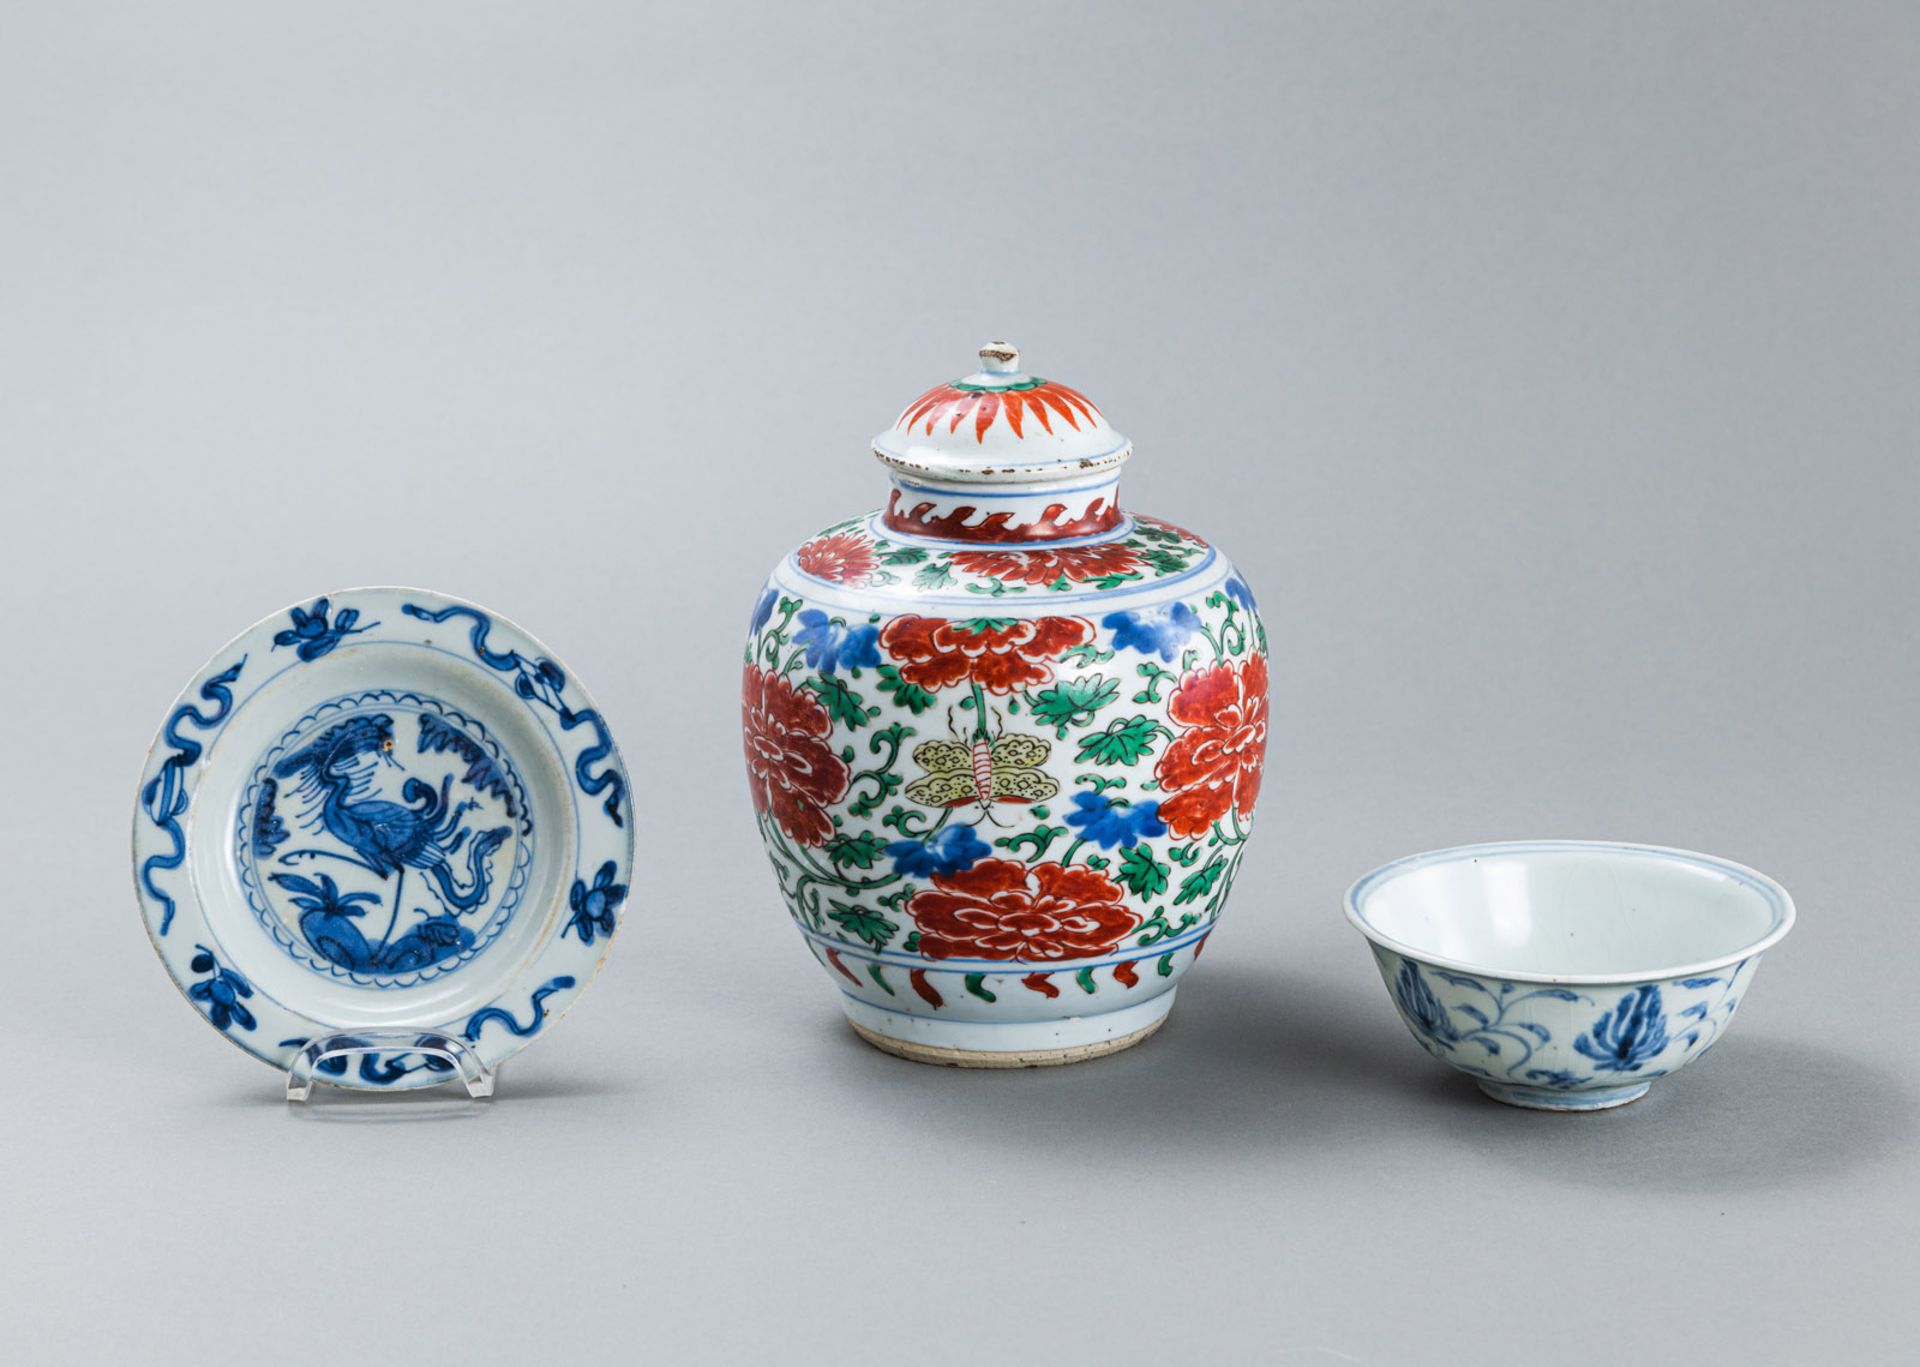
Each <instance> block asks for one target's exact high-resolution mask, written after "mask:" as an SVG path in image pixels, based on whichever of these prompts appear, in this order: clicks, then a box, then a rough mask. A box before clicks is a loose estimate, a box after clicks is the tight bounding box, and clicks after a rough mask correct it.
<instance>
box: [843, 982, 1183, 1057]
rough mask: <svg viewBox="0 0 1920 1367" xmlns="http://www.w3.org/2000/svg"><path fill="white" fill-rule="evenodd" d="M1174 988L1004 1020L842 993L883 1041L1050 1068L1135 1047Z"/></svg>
mask: <svg viewBox="0 0 1920 1367" xmlns="http://www.w3.org/2000/svg"><path fill="white" fill-rule="evenodd" d="M1173 998H1174V994H1173V993H1172V992H1164V993H1162V994H1161V995H1160V996H1158V997H1155V998H1154V999H1153V1000H1152V1001H1147V1002H1142V1003H1140V1004H1139V1005H1137V1006H1129V1007H1125V1008H1123V1009H1121V1010H1118V1011H1107V1012H1102V1013H1100V1014H1098V1015H1092V1016H1070V1017H1068V1018H1066V1019H1064V1020H1051V1021H1023V1022H1018V1023H1014V1022H1008V1023H1005V1024H997V1023H990V1022H983V1021H941V1020H932V1019H929V1018H927V1017H925V1016H911V1015H907V1014H905V1013H903V1012H898V1011H888V1010H885V1009H883V1008H880V1007H875V1006H871V1005H869V1004H868V1003H866V1002H863V1001H860V1000H858V999H856V998H854V997H850V996H849V997H843V998H842V1000H841V1005H842V1006H843V1007H844V1008H845V1009H846V1013H847V1020H848V1021H849V1023H851V1024H852V1026H853V1028H854V1030H855V1032H856V1033H858V1034H859V1036H860V1038H861V1039H863V1040H865V1041H866V1042H867V1043H869V1044H871V1045H873V1046H874V1047H875V1048H876V1049H883V1050H885V1051H886V1052H887V1053H889V1054H893V1055H894V1056H896V1057H898V1058H904V1059H912V1060H913V1061H914V1062H915V1063H937V1064H941V1065H944V1066H946V1067H949V1068H1049V1067H1054V1066H1057V1065H1059V1064H1062V1063H1081V1062H1084V1061H1085V1060H1087V1059H1093V1058H1104V1057H1105V1056H1106V1055H1108V1054H1117V1053H1119V1052H1120V1051H1121V1050H1122V1049H1128V1048H1131V1047H1132V1046H1134V1045H1136V1044H1138V1043H1139V1042H1140V1041H1141V1040H1143V1039H1145V1038H1146V1037H1147V1036H1148V1035H1151V1034H1152V1033H1153V1032H1154V1031H1156V1030H1158V1029H1159V1028H1160V1027H1161V1026H1162V1025H1164V1024H1165V1023H1166V1019H1167V1013H1168V1012H1169V1011H1171V1010H1172V1009H1173Z"/></svg>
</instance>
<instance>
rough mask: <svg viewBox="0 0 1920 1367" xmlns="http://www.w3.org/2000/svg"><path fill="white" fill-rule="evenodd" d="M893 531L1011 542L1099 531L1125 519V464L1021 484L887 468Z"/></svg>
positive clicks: (887, 516) (888, 521)
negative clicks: (1122, 469) (938, 476)
mask: <svg viewBox="0 0 1920 1367" xmlns="http://www.w3.org/2000/svg"><path fill="white" fill-rule="evenodd" d="M888 477H889V478H890V479H891V481H892V484H893V488H892V490H891V491H890V492H889V493H888V495H887V509H886V512H885V513H883V514H882V515H881V522H882V524H883V525H884V526H885V527H886V528H887V530H888V531H891V532H897V533H899V534H901V535H903V536H920V537H927V538H929V539H931V540H935V541H957V542H964V543H969V544H988V545H1008V544H1016V543H1020V542H1032V543H1045V542H1048V541H1068V540H1072V539H1074V538H1079V537H1090V536H1100V535H1103V534H1104V533H1107V532H1111V531H1113V530H1115V529H1116V528H1118V527H1119V526H1120V525H1121V523H1122V522H1123V521H1124V520H1125V519H1124V518H1123V517H1122V516H1121V512H1120V470H1119V468H1118V467H1117V466H1115V467H1113V468H1110V469H1107V470H1102V471H1100V472H1098V473H1096V474H1080V475H1078V476H1077V477H1062V478H1060V479H1056V480H1047V481H1042V482H1024V483H998V482H982V481H978V480H969V481H959V480H943V479H935V478H932V477H930V476H926V475H920V474H911V475H910V474H907V473H905V472H904V471H900V470H890V471H888Z"/></svg>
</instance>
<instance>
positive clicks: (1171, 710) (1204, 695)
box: [1153, 655, 1267, 840]
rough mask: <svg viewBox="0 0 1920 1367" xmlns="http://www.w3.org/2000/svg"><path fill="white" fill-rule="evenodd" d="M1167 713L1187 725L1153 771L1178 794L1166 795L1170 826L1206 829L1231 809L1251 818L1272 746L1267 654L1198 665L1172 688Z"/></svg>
mask: <svg viewBox="0 0 1920 1367" xmlns="http://www.w3.org/2000/svg"><path fill="white" fill-rule="evenodd" d="M1167 714H1168V716H1170V717H1171V718H1172V719H1173V720H1174V722H1176V723H1177V724H1178V725H1180V726H1183V727H1185V728H1187V729H1186V730H1184V731H1182V732H1181V734H1180V736H1179V738H1178V739H1177V740H1175V741H1174V742H1173V743H1172V744H1171V745H1169V746H1168V747H1167V749H1166V753H1165V754H1163V755H1161V756H1160V762H1159V763H1158V764H1157V765H1155V766H1154V770H1153V776H1154V777H1155V778H1156V779H1158V780H1159V781H1160V787H1161V788H1162V790H1164V791H1165V792H1168V793H1171V794H1173V795H1172V796H1171V797H1166V798H1162V799H1161V801H1160V819H1161V820H1162V821H1164V822H1166V823H1167V829H1168V830H1169V831H1171V832H1172V833H1173V834H1174V835H1175V836H1178V837H1179V838H1181V839H1183V840H1184V839H1188V838H1190V837H1193V836H1199V835H1205V834H1206V833H1207V830H1208V828H1210V827H1211V826H1212V825H1213V823H1214V822H1216V821H1218V820H1219V819H1220V818H1221V817H1223V816H1225V815H1226V814H1227V810H1228V809H1229V808H1232V809H1233V810H1235V811H1238V812H1239V813H1240V815H1241V816H1243V817H1251V816H1252V815H1253V804H1254V802H1255V801H1257V800H1258V799H1259V796H1260V764H1261V761H1262V760H1264V759H1265V758H1266V753H1267V660H1266V657H1265V656H1264V655H1253V656H1249V657H1248V658H1247V660H1246V661H1245V662H1244V663H1242V664H1238V665H1232V664H1215V665H1209V666H1207V667H1206V668H1205V669H1196V670H1194V672H1193V673H1191V674H1189V675H1187V677H1186V678H1184V679H1182V680H1181V681H1180V685H1179V687H1177V688H1175V689H1174V690H1173V696H1172V697H1171V698H1170V699H1168V700H1167Z"/></svg>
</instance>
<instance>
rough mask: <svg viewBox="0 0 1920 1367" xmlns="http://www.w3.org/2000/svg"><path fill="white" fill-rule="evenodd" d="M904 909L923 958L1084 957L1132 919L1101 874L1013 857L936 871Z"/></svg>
mask: <svg viewBox="0 0 1920 1367" xmlns="http://www.w3.org/2000/svg"><path fill="white" fill-rule="evenodd" d="M907 910H908V911H909V912H910V913H912V915H913V919H914V921H915V923H916V924H918V926H919V927H920V952H921V953H922V954H925V955H926V956H927V957H928V958H930V959H1006V960H1013V959H1017V960H1024V961H1027V962H1037V963H1055V962H1058V961H1059V960H1062V959H1088V958H1092V957H1093V956H1095V955H1097V954H1104V953H1106V952H1107V951H1108V950H1110V949H1112V948H1113V947H1114V946H1115V945H1117V944H1119V943H1120V941H1121V939H1122V938H1124V937H1125V936H1126V934H1127V933H1128V932H1129V931H1131V930H1132V929H1133V928H1134V927H1135V926H1137V925H1139V924H1140V917H1139V916H1138V915H1136V914H1135V913H1134V912H1133V910H1132V909H1131V908H1129V907H1128V906H1127V905H1126V900H1125V894H1124V893H1122V892H1121V890H1120V888H1119V886H1118V885H1117V884H1115V883H1114V882H1113V881H1112V880H1111V879H1109V878H1108V877H1107V876H1106V875H1105V874H1103V873H1100V872H1098V871H1096V870H1094V869H1070V868H1067V867H1066V866H1064V865H1062V864H1040V865H1037V866H1036V867H1034V868H1031V869H1030V868H1028V867H1027V866H1026V865H1025V864H1023V863H1021V862H1020V861H1019V860H1018V859H984V860H982V861H981V862H980V863H978V864H975V865H974V866H973V867H972V868H970V869H967V870H965V871H963V872H961V873H936V874H934V875H933V887H932V888H928V889H925V890H923V891H920V892H916V893H915V894H914V895H913V900H911V901H910V902H908V903H907Z"/></svg>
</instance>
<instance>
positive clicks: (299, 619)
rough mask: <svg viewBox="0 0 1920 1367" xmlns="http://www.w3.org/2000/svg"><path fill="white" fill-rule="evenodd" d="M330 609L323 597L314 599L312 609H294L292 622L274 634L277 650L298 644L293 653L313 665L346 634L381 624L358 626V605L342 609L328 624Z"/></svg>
mask: <svg viewBox="0 0 1920 1367" xmlns="http://www.w3.org/2000/svg"><path fill="white" fill-rule="evenodd" d="M329 610H330V609H329V605H328V603H327V600H326V599H324V598H316V599H314V600H313V606H312V607H310V608H307V609H304V610H302V609H300V608H295V609H293V611H292V614H291V616H292V619H293V625H292V626H291V627H289V628H287V629H286V630H285V631H279V632H275V633H274V637H273V648H274V649H275V650H278V649H279V648H280V647H281V646H293V647H295V650H294V652H293V653H294V654H296V655H298V656H299V657H300V658H301V660H302V661H304V662H305V663H307V664H311V663H313V662H314V661H315V660H317V659H319V658H320V657H321V656H322V655H325V654H326V653H327V652H328V651H330V650H332V649H333V648H334V647H335V646H337V645H339V644H340V643H341V642H342V641H344V640H346V638H347V637H349V636H357V635H358V634H359V633H361V632H363V631H366V630H368V629H369V628H372V627H377V626H379V625H380V624H379V623H378V622H368V623H367V625H366V626H364V627H357V626H355V625H354V623H355V622H357V621H359V620H360V610H359V609H358V608H342V609H340V615H339V616H338V617H336V618H334V619H333V621H332V622H331V623H329V622H328V621H327V614H328V612H329Z"/></svg>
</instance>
